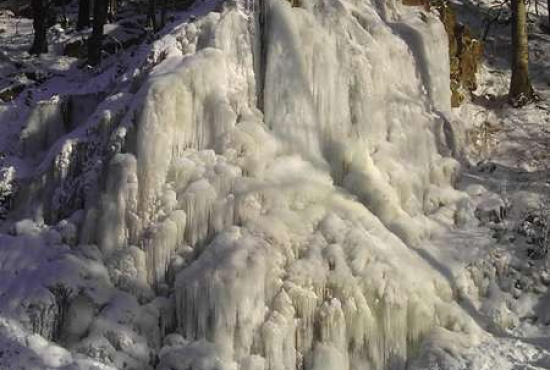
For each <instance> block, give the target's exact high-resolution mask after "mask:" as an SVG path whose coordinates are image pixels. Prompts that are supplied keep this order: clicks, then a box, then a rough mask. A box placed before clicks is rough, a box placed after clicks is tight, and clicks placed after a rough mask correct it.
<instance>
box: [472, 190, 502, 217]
mask: <svg viewBox="0 0 550 370" xmlns="http://www.w3.org/2000/svg"><path fill="white" fill-rule="evenodd" d="M474 214H475V216H476V217H477V218H478V219H479V220H480V221H481V222H483V223H489V222H494V223H500V222H502V220H503V219H504V217H505V216H506V204H505V202H504V201H503V200H502V198H501V197H499V196H498V195H496V194H492V195H490V196H488V197H487V198H485V199H483V200H482V201H481V202H480V203H479V204H478V205H477V207H476V210H475V213H474Z"/></svg>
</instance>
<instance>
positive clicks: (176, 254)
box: [81, 0, 476, 370]
mask: <svg viewBox="0 0 550 370" xmlns="http://www.w3.org/2000/svg"><path fill="white" fill-rule="evenodd" d="M164 41H165V44H163V45H164V49H163V55H164V61H163V62H162V63H160V64H159V65H158V66H157V67H156V68H155V69H154V70H153V72H152V73H151V75H150V78H149V79H148V82H147V83H146V84H145V86H144V87H143V88H142V89H141V90H140V91H139V92H138V93H137V95H136V97H135V99H134V105H133V107H132V108H131V109H130V113H129V114H130V115H132V117H133V124H132V125H131V127H128V130H127V131H124V130H119V133H120V134H121V135H122V136H124V138H123V139H122V140H121V141H122V142H125V145H122V146H121V147H120V151H127V152H126V153H124V154H116V155H114V156H113V157H112V158H111V159H110V164H109V166H108V169H107V180H106V185H105V191H104V193H103V195H102V196H101V198H100V200H99V202H97V204H95V205H94V206H93V207H90V208H89V209H88V211H87V215H86V221H85V226H84V228H83V233H82V235H81V242H82V241H85V242H86V243H95V244H97V245H98V246H99V248H100V250H101V251H102V253H103V255H104V257H105V258H107V259H111V260H112V263H111V272H110V274H111V277H112V278H114V279H113V280H114V281H115V283H117V284H118V286H119V287H121V288H122V289H124V290H126V291H128V292H131V293H132V294H135V295H138V294H141V296H142V297H144V296H147V295H148V293H147V292H146V291H147V287H150V288H151V289H153V290H154V291H155V292H156V293H157V294H159V295H164V296H166V297H168V298H167V299H168V302H170V303H169V304H168V306H170V305H172V308H173V309H174V311H173V312H172V313H168V312H171V311H170V309H168V308H165V310H164V311H163V312H162V313H160V314H159V315H160V318H162V319H161V321H162V325H161V333H160V334H159V336H162V335H163V334H168V333H170V332H173V331H176V332H177V333H179V334H171V335H172V336H171V337H170V338H176V337H174V335H180V336H181V337H177V338H178V339H177V340H176V339H174V340H169V341H165V346H164V347H163V348H162V349H161V350H160V352H159V356H160V363H159V367H158V368H160V369H168V368H174V367H175V368H178V369H179V368H181V369H184V368H188V367H191V368H193V369H203V368H204V369H222V368H223V369H225V368H227V369H237V368H239V369H240V368H243V369H266V370H267V369H270V370H279V369H280V370H283V369H285V370H288V369H300V370H301V369H308V370H309V369H318V370H321V369H325V368H327V369H328V368H330V369H350V370H352V369H361V368H372V369H403V368H405V367H406V364H407V361H409V359H410V358H411V357H413V356H414V355H415V353H416V351H417V350H418V348H419V345H420V343H421V341H422V340H423V338H424V337H425V336H427V335H428V333H429V332H430V331H431V330H432V328H433V327H442V328H445V329H448V330H452V331H454V332H456V333H462V334H474V333H475V332H476V326H475V324H473V323H472V322H471V319H469V318H468V317H467V316H466V315H464V314H463V313H462V311H461V310H460V309H459V308H458V306H457V305H456V304H455V303H454V302H453V297H452V291H451V288H450V286H449V284H448V283H447V282H446V280H445V279H444V278H443V277H442V276H441V274H440V273H439V272H438V271H437V270H436V269H435V268H434V267H433V266H431V265H430V264H429V263H427V262H426V261H424V260H423V259H422V258H420V256H419V255H418V254H417V253H416V252H415V251H414V248H418V247H421V244H422V243H423V242H424V240H426V238H427V237H428V236H429V233H430V221H429V219H428V218H427V217H426V216H425V213H426V212H432V211H434V209H433V208H434V205H433V204H434V202H433V199H435V198H437V199H439V201H438V202H437V203H438V204H445V203H446V201H445V199H442V197H444V195H445V194H446V192H445V191H442V189H447V188H449V187H450V186H451V184H452V181H453V180H454V177H455V176H456V171H457V165H456V162H455V161H454V160H452V159H449V158H445V157H442V156H441V155H440V150H441V148H442V146H444V143H445V142H446V138H445V130H444V129H443V126H444V121H445V115H446V114H447V113H448V111H449V110H450V91H449V67H448V63H447V62H446V61H447V58H448V57H447V45H446V42H447V37H446V34H445V31H444V29H443V26H442V25H441V24H440V23H439V21H438V20H437V19H436V18H435V17H434V16H432V15H430V14H426V13H422V12H421V11H420V10H418V9H414V8H402V7H401V5H400V4H399V3H394V2H387V3H383V2H382V3H380V2H377V4H373V3H370V2H368V1H367V2H355V1H353V0H346V1H332V0H331V1H326V0H312V1H304V2H303V4H302V7H300V8H294V7H292V6H291V4H290V3H287V2H285V1H283V0H267V1H260V2H257V3H253V2H247V3H244V2H237V3H234V4H225V5H224V8H223V10H222V11H221V13H210V14H208V15H206V16H204V17H202V18H201V19H199V20H197V21H195V22H193V23H188V24H184V25H182V26H181V27H180V28H178V29H176V30H175V31H174V32H173V33H172V34H171V35H169V36H167V37H166V38H165V39H164ZM126 132H128V133H131V135H130V134H128V135H127V136H125V135H126V134H125V133H126ZM432 193H434V194H432ZM449 193H452V192H449ZM138 291H140V292H141V293H136V292H138ZM157 313H158V312H157ZM102 335H104V336H105V334H102ZM155 337H157V336H155ZM107 339H109V338H107ZM110 342H111V343H113V340H110ZM90 345H92V344H90ZM159 346H160V345H159V344H158V343H154V344H153V345H151V347H152V348H157V347H159ZM140 356H141V357H140ZM145 357H146V356H145V355H143V354H136V356H134V358H143V361H145Z"/></svg>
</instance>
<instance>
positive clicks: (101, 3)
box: [88, 0, 107, 66]
mask: <svg viewBox="0 0 550 370" xmlns="http://www.w3.org/2000/svg"><path fill="white" fill-rule="evenodd" d="M106 21H107V0H95V2H94V23H93V30H92V36H91V37H90V39H89V41H88V63H90V65H92V66H97V65H99V63H100V62H101V43H102V41H103V28H104V26H105V22H106Z"/></svg>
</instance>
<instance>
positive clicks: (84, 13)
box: [76, 0, 90, 31]
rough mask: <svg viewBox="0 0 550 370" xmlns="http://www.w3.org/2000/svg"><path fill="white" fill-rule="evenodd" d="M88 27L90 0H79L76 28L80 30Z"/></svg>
mask: <svg viewBox="0 0 550 370" xmlns="http://www.w3.org/2000/svg"><path fill="white" fill-rule="evenodd" d="M88 27H90V0H79V1H78V20H77V22H76V29H77V30H79V31H80V30H83V29H86V28H88Z"/></svg>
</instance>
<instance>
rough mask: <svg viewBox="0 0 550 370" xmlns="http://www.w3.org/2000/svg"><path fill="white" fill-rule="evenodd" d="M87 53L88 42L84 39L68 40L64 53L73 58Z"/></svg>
mask: <svg viewBox="0 0 550 370" xmlns="http://www.w3.org/2000/svg"><path fill="white" fill-rule="evenodd" d="M86 53H87V50H86V43H85V42H84V40H82V39H80V40H75V41H72V42H68V43H67V44H66V45H65V51H64V52H63V54H65V55H66V56H68V57H72V58H83V57H85V56H86Z"/></svg>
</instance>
